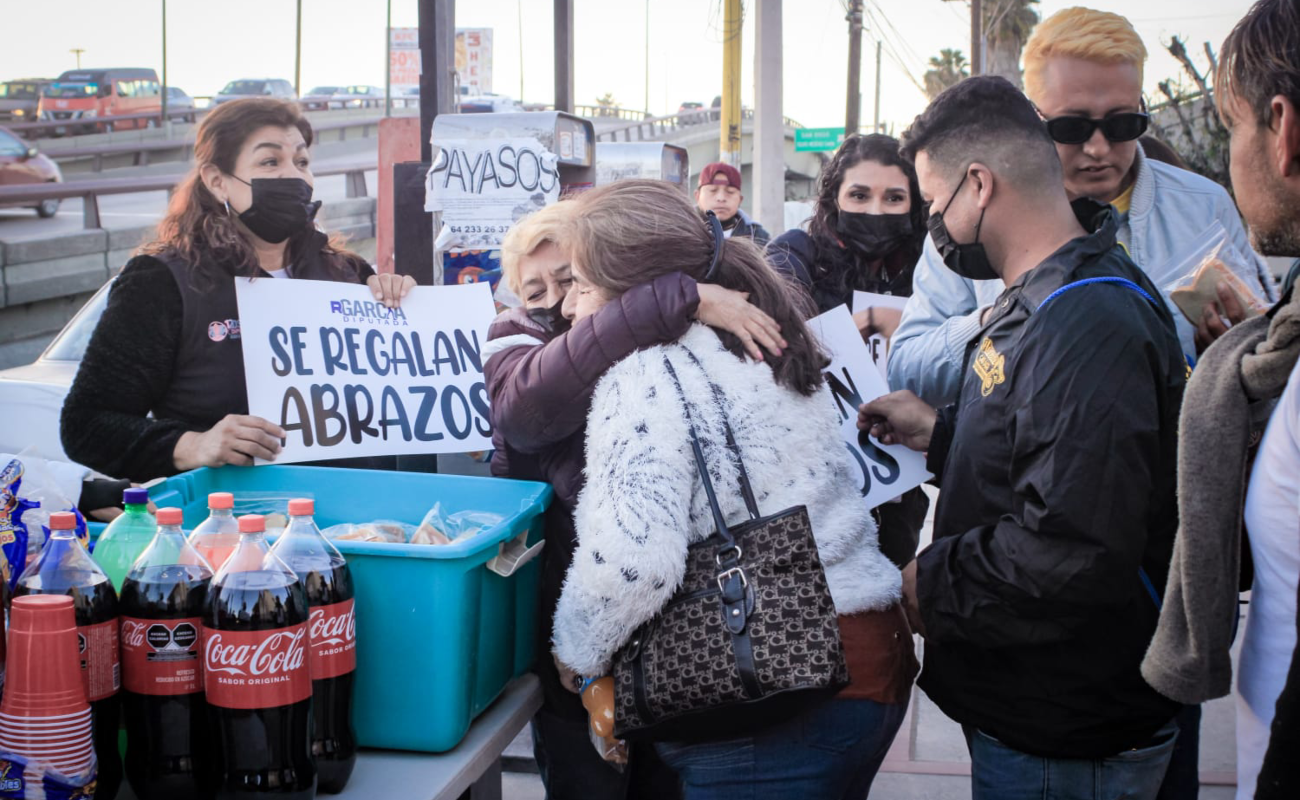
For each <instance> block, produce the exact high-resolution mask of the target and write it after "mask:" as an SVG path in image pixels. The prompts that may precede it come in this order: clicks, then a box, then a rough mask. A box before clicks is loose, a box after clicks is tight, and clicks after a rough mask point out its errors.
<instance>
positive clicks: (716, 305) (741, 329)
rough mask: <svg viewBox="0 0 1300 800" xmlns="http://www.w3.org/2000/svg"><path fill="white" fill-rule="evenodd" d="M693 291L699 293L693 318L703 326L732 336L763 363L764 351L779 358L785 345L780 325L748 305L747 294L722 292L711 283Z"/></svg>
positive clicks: (760, 310)
mask: <svg viewBox="0 0 1300 800" xmlns="http://www.w3.org/2000/svg"><path fill="white" fill-rule="evenodd" d="M696 288H697V289H698V291H699V293H700V307H699V310H698V311H696V312H695V316H696V318H697V319H699V321H700V322H703V323H704V324H705V325H708V326H710V327H713V328H721V329H722V330H724V331H728V332H730V333H732V334H734V335H735V336H736V338H738V339H740V341H741V342H742V343H743V344H744V345H745V351H746V352H748V353H749V355H750V357H752V358H753V359H754V360H755V361H762V360H763V350H766V351H767V352H769V353H771V354H772V355H774V356H779V355H781V350H782V349H783V348H785V347H787V346H788V345H787V344H786V341H785V339H783V338H781V326H780V325H777V324H776V320H774V319H772V318H771V317H770V316H768V314H767V312H765V311H763V310H762V309H761V308H759V307H758V306H756V305H753V304H752V303H750V302H749V294H748V293H747V292H737V291H733V290H731V289H724V288H722V287H721V286H716V285H714V284H711V283H701V284H699V285H698V286H697V287H696ZM760 348H761V349H760Z"/></svg>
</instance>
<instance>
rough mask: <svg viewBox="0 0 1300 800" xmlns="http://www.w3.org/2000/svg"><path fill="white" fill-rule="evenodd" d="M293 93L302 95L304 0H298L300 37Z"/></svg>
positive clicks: (294, 51)
mask: <svg viewBox="0 0 1300 800" xmlns="http://www.w3.org/2000/svg"><path fill="white" fill-rule="evenodd" d="M293 93H294V94H296V95H298V96H299V97H302V0H298V37H297V39H296V41H295V42H294V48H293Z"/></svg>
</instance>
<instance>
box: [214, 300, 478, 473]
mask: <svg viewBox="0 0 1300 800" xmlns="http://www.w3.org/2000/svg"><path fill="white" fill-rule="evenodd" d="M235 290H236V295H237V297H238V300H239V318H240V324H241V328H242V334H243V347H244V375H245V378H246V381H247V384H248V409H249V413H250V414H253V415H255V416H259V417H262V418H264V419H267V420H270V421H271V422H274V423H275V424H277V425H279V426H280V427H281V428H284V430H285V431H286V432H287V433H288V438H287V439H286V440H285V443H284V449H283V450H282V451H281V452H280V454H279V456H278V457H277V458H276V460H275V463H277V464H292V463H296V462H300V461H313V460H318V459H333V458H350V457H354V456H386V455H408V454H421V453H423V454H427V453H460V452H468V451H475V450H486V449H488V448H490V447H491V446H492V445H491V438H492V426H491V419H490V415H489V413H488V396H487V385H486V383H485V382H484V379H483V355H482V352H483V345H484V344H486V342H487V330H488V325H489V324H490V323H491V322H492V318H493V317H494V316H495V314H496V309H495V308H494V307H493V304H492V295H491V289H490V288H489V287H488V285H487V284H486V283H476V284H468V285H463V286H417V287H415V288H414V289H412V290H411V292H410V294H408V295H407V296H406V297H405V298H404V299H403V300H402V304H401V307H400V308H396V309H389V308H386V307H385V306H383V305H382V304H380V303H377V302H375V299H374V296H373V295H372V294H371V293H370V290H369V289H367V288H366V287H365V286H359V285H355V284H344V283H335V282H332V281H277V280H266V279H262V280H250V279H248V278H236V279H235Z"/></svg>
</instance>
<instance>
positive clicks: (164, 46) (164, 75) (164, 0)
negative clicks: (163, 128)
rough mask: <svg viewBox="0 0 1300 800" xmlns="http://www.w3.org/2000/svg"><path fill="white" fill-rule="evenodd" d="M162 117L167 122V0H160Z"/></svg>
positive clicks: (164, 123)
mask: <svg viewBox="0 0 1300 800" xmlns="http://www.w3.org/2000/svg"><path fill="white" fill-rule="evenodd" d="M161 113H162V119H161V120H159V124H161V125H166V124H167V0H162V111H161Z"/></svg>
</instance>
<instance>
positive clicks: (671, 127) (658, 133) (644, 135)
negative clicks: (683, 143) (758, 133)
mask: <svg viewBox="0 0 1300 800" xmlns="http://www.w3.org/2000/svg"><path fill="white" fill-rule="evenodd" d="M740 118H741V119H742V120H746V119H753V118H754V110H753V109H750V108H744V109H741V111H740ZM781 121H782V123H784V124H785V127H787V128H802V127H803V125H801V124H799V123H798V122H796V121H794V120H792V119H790V118H789V117H782V118H781ZM717 122H718V109H716V108H701V109H698V110H695V111H685V112H682V113H680V114H668V115H666V116H662V117H650V118H649V119H643V120H640V121H638V122H634V123H632V124H631V125H624V126H622V127H619V128H610V129H608V130H604V131H600V132H598V133H597V134H596V141H598V142H617V141H624V142H645V141H653V140H657V139H660V138H662V137H663V136H665V135H666V134H668V133H670V132H672V131H676V130H680V129H682V128H692V127H696V126H700V125H712V124H716V123H717ZM620 134H621V135H622V139H620V138H619V135H620Z"/></svg>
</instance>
